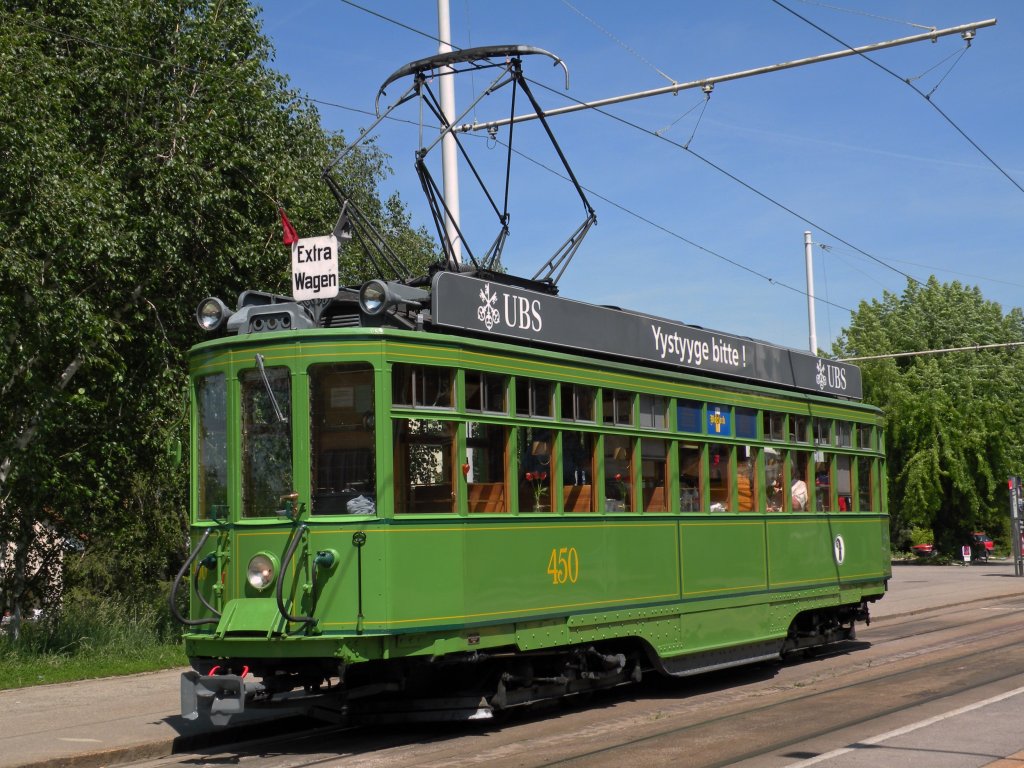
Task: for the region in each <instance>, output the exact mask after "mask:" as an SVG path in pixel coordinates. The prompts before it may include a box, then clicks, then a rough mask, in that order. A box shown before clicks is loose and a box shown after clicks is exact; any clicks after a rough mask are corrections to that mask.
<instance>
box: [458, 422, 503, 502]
mask: <svg viewBox="0 0 1024 768" xmlns="http://www.w3.org/2000/svg"><path fill="white" fill-rule="evenodd" d="M507 447H508V428H507V427H503V426H500V425H497V424H478V423H476V422H472V421H471V422H469V424H467V425H466V459H467V462H466V463H467V464H468V465H469V466H468V468H467V471H466V499H467V502H468V505H469V511H470V512H485V513H486V512H507V511H508V497H509V495H508V489H507V485H506V482H505V457H506V454H507Z"/></svg>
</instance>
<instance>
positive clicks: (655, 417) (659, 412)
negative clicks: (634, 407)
mask: <svg viewBox="0 0 1024 768" xmlns="http://www.w3.org/2000/svg"><path fill="white" fill-rule="evenodd" d="M640 426H641V427H646V428H647V429H668V398H665V397H661V396H660V395H640Z"/></svg>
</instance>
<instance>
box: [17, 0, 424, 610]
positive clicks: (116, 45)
mask: <svg viewBox="0 0 1024 768" xmlns="http://www.w3.org/2000/svg"><path fill="white" fill-rule="evenodd" d="M0 22H2V23H0V167H2V168H3V169H4V172H3V174H0V252H2V259H0V540H2V541H4V542H11V543H13V545H14V546H13V547H12V546H7V547H5V549H4V550H2V551H0V564H2V568H0V603H3V604H4V606H9V605H18V604H20V603H21V602H23V601H24V600H25V599H28V598H26V597H25V596H26V595H29V596H31V598H30V599H31V600H32V601H33V602H35V603H39V602H40V601H42V600H43V599H44V598H45V597H46V584H47V583H48V579H47V575H48V574H52V573H53V572H54V571H55V569H57V568H58V566H59V560H60V552H61V551H63V552H64V553H65V555H66V557H69V558H72V559H73V560H74V561H75V563H76V566H75V569H73V572H75V573H79V574H89V576H88V578H89V579H90V580H92V582H93V583H97V582H99V583H98V584H97V586H100V587H102V588H105V589H119V590H127V589H130V588H131V587H132V585H138V584H144V583H152V582H154V581H155V579H156V578H157V577H159V576H162V575H164V574H166V572H167V569H168V567H169V564H170V563H171V562H172V561H173V560H174V559H175V557H178V556H179V554H178V553H179V552H180V550H181V547H182V546H183V545H184V540H185V537H184V533H183V530H184V528H183V526H184V503H185V502H184V499H185V488H186V485H187V477H186V475H185V471H184V469H183V467H182V466H180V465H176V464H175V462H173V461H172V460H171V458H170V457H169V455H168V450H167V448H168V446H169V445H173V444H174V443H175V442H176V441H178V440H182V441H183V442H187V441H186V440H184V439H183V438H185V436H186V435H187V426H186V425H187V414H186V395H185V367H184V353H185V350H187V348H188V346H189V345H190V344H192V343H194V342H195V341H197V340H199V338H198V331H197V329H196V328H195V323H194V321H193V314H192V313H193V310H194V307H195V306H196V304H197V303H198V301H199V300H200V299H201V298H202V297H204V296H207V295H211V294H212V295H220V296H224V297H225V298H228V297H232V296H235V295H237V294H238V293H239V292H240V291H242V290H244V289H246V288H260V289H263V290H272V291H277V292H279V293H290V289H289V286H288V269H289V264H290V261H289V256H288V252H287V249H285V248H284V246H283V245H282V244H281V240H280V238H281V231H280V224H279V220H278V213H277V201H280V202H281V203H283V204H284V205H285V206H286V207H287V210H288V213H289V216H290V218H291V219H292V221H293V223H294V224H295V225H296V227H297V228H298V230H299V232H300V234H323V233H325V232H329V231H330V230H331V228H332V227H333V224H334V220H335V218H336V217H337V207H336V205H335V203H334V202H333V199H332V198H331V197H330V196H329V194H328V191H327V189H326V187H325V186H324V185H323V184H322V183H321V182H320V178H319V176H320V169H321V168H322V167H323V166H324V165H326V163H327V162H328V160H329V159H330V158H331V157H333V156H335V155H336V153H337V152H338V151H339V150H340V149H341V148H342V147H343V146H344V141H343V138H342V137H341V136H339V135H330V134H328V133H326V132H325V131H324V130H323V129H322V128H321V126H320V120H319V115H318V114H317V112H316V111H315V109H313V108H312V107H311V106H310V105H309V104H308V103H306V102H305V101H303V100H302V99H301V98H300V97H299V95H298V94H297V93H295V92H293V91H291V90H289V88H288V86H287V82H286V80H285V78H284V77H283V76H281V75H280V74H278V73H276V72H274V71H273V70H272V69H271V68H270V67H269V66H268V63H267V62H268V61H269V59H270V57H271V53H272V51H271V49H270V46H269V43H268V41H267V40H266V38H264V37H263V36H262V35H261V33H260V30H259V25H258V19H257V14H256V11H255V9H254V8H253V7H252V6H251V5H249V3H248V2H246V0H0ZM387 172H388V167H387V158H386V157H385V156H384V155H383V154H382V153H381V152H380V151H378V150H376V149H375V148H373V147H372V146H370V147H369V148H366V149H362V150H360V151H357V152H355V153H352V154H351V156H349V158H348V159H347V160H346V163H345V165H344V167H343V168H341V169H340V175H341V176H342V177H343V179H344V183H345V186H346V188H348V189H350V190H352V193H353V196H354V197H355V198H357V199H358V201H359V202H360V204H361V205H362V207H363V208H364V209H365V210H366V211H367V212H368V214H369V215H370V217H371V218H373V219H375V220H376V221H377V223H378V226H379V228H380V229H381V230H383V231H386V232H389V233H392V234H395V235H397V236H398V238H397V239H398V240H399V242H400V247H401V248H402V250H403V253H402V256H403V257H404V258H405V259H407V260H408V261H409V262H410V263H411V264H413V265H414V266H418V267H419V268H421V269H422V268H424V267H425V265H426V264H427V263H428V262H429V261H431V260H432V259H433V258H434V248H433V245H432V243H431V242H430V240H429V238H428V237H427V236H426V235H425V233H424V232H423V231H422V230H420V231H414V230H413V229H412V228H411V227H410V226H409V222H408V216H407V214H406V212H405V208H404V206H403V204H402V202H401V201H400V200H398V199H397V198H392V199H390V200H385V201H381V200H380V195H379V193H378V190H377V185H378V183H379V182H380V181H381V179H382V178H383V177H384V176H385V174H386V173H387ZM366 264H367V262H366V260H365V259H364V258H363V257H362V255H361V254H360V253H359V252H358V251H357V250H356V249H355V248H349V249H348V250H347V252H346V254H345V256H344V260H343V263H342V279H343V280H349V281H353V282H354V281H358V280H360V279H361V278H363V277H365V276H366V274H367V268H366ZM47 542H49V543H51V544H52V543H53V542H56V543H57V545H56V546H50V547H49V549H47V547H45V546H42V544H44V543H47ZM69 542H71V543H72V544H73V546H71V547H70V548H68V547H67V546H66V545H67V544H68V543H69ZM51 550H52V551H51ZM37 572H38V575H37V576H35V574H37ZM32 578H37V581H38V582H39V583H38V584H33V583H32Z"/></svg>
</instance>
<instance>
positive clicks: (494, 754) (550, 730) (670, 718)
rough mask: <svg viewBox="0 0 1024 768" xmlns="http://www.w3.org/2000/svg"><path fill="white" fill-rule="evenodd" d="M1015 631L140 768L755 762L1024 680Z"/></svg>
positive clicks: (1005, 623) (928, 630)
mask: <svg viewBox="0 0 1024 768" xmlns="http://www.w3.org/2000/svg"><path fill="white" fill-rule="evenodd" d="M1022 629H1024V613H1022V612H1021V611H1020V602H1019V600H1017V601H1016V602H1013V601H1012V600H1011V599H1007V598H994V599H991V600H985V601H978V602H976V603H974V604H971V605H970V606H968V607H961V608H960V609H959V610H958V611H956V612H953V613H951V612H949V611H943V612H931V611H929V612H922V613H920V614H918V615H916V616H915V617H913V618H910V619H902V618H901V620H899V621H896V622H892V623H890V622H887V621H885V620H884V619H882V620H878V621H876V622H875V624H874V625H873V626H872V627H871V628H868V629H864V630H862V631H861V633H860V636H861V639H859V640H857V641H852V642H850V643H846V644H842V645H839V646H837V647H836V648H835V649H833V650H830V651H827V652H825V653H821V654H819V655H818V656H817V657H814V658H809V659H807V660H796V661H793V662H784V663H782V664H774V665H762V666H761V667H751V668H743V669H740V670H733V671H729V672H723V673H718V674H714V675H707V676H702V677H698V678H690V679H688V680H687V681H685V682H679V681H672V682H664V681H654V680H650V679H648V680H647V681H645V682H644V683H642V684H641V685H639V686H636V687H631V688H625V689H619V690H618V691H614V692H606V693H602V694H600V695H597V696H594V697H592V698H590V699H589V700H588V701H587V702H586V703H585V704H582V705H580V706H574V705H572V704H570V705H569V706H568V707H566V706H560V707H554V708H551V709H548V710H544V711H536V712H527V713H523V714H518V715H513V716H511V717H509V718H507V719H505V720H501V721H498V722H496V723H492V724H489V725H487V724H485V725H483V726H468V725H466V724H458V725H455V724H453V725H442V726H436V725H435V726H430V727H423V726H413V727H402V728H394V727H391V728H380V727H378V728H366V727H349V726H344V727H339V726H333V727H325V728H316V729H313V730H308V731H304V732H302V733H298V734H291V735H287V736H282V737H279V738H276V739H273V740H266V741H263V742H258V743H249V744H244V745H237V747H236V748H234V749H229V750H224V749H220V750H217V751H216V752H205V753H202V754H195V755H192V756H191V758H189V756H186V755H179V756H176V757H171V758H167V759H164V760H160V761H156V762H155V763H151V764H149V765H152V766H156V765H160V766H171V765H196V764H202V763H203V762H206V763H209V764H216V763H221V762H225V761H230V762H241V761H243V760H244V762H245V763H246V765H247V766H248V765H252V766H259V768H305V766H318V765H320V764H323V763H325V762H331V763H332V764H334V765H339V766H345V767H346V768H348V767H350V766H351V767H358V768H377V767H378V766H384V765H387V766H395V767H396V768H401V767H408V768H413V767H415V768H444V767H446V766H466V765H477V764H486V765H488V766H505V765H507V766H517V767H519V766H530V767H531V768H532V767H534V766H538V767H539V766H570V765H587V766H601V765H609V766H619V765H621V764H623V763H625V764H633V763H637V762H643V763H644V764H645V765H647V766H654V765H659V764H662V763H664V764H668V763H671V762H674V763H675V764H678V760H679V755H680V754H681V751H683V752H685V753H686V754H687V764H688V765H694V766H698V765H699V766H708V767H711V766H725V765H732V764H734V763H736V762H738V761H755V762H756V761H757V760H758V759H759V758H765V757H766V756H770V755H773V754H776V753H778V752H780V751H781V750H785V749H788V748H791V747H793V746H794V745H797V744H799V743H801V742H805V741H808V740H813V739H819V738H823V737H827V736H828V735H829V734H831V733H835V732H837V731H842V730H843V729H846V728H852V727H856V726H858V725H863V724H864V723H868V722H870V721H872V720H874V719H877V718H886V717H896V718H899V717H901V713H903V712H908V711H911V710H913V711H919V710H920V709H921V708H925V709H927V708H928V707H929V706H934V705H935V704H936V703H939V702H942V701H943V700H945V699H948V698H949V697H951V696H956V695H970V694H971V692H972V691H979V692H980V691H982V690H983V689H984V688H985V687H986V686H993V685H998V684H999V683H1000V682H1001V681H1004V680H1008V679H1010V678H1012V677H1014V676H1015V675H1022V676H1024V641H1020V642H1007V638H1008V637H1009V636H1012V635H1014V634H1018V635H1020V634H1022V633H1021V630H1022ZM570 707H571V708H570ZM907 717H909V715H907ZM524 745H527V746H524Z"/></svg>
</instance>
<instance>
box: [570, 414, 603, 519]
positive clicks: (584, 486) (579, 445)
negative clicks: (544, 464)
mask: <svg viewBox="0 0 1024 768" xmlns="http://www.w3.org/2000/svg"><path fill="white" fill-rule="evenodd" d="M562 499H563V502H564V504H565V511H566V512H595V511H596V509H595V503H596V496H595V494H594V436H593V435H592V434H590V433H589V432H563V433H562Z"/></svg>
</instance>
